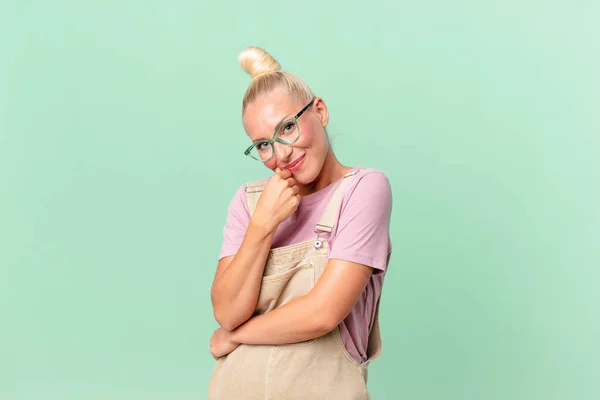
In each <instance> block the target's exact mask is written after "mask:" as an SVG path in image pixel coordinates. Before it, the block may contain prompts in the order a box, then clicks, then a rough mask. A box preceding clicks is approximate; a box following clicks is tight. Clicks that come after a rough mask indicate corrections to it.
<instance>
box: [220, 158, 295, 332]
mask: <svg viewBox="0 0 600 400" xmlns="http://www.w3.org/2000/svg"><path fill="white" fill-rule="evenodd" d="M298 191H299V189H298V186H297V185H296V181H295V180H294V178H292V173H291V172H290V171H288V170H283V171H281V170H280V169H279V168H277V170H276V173H275V175H273V176H272V177H271V179H269V182H268V183H267V184H266V185H265V188H264V189H263V192H262V194H261V196H260V198H259V200H258V204H257V205H256V209H255V211H254V214H253V215H252V218H251V219H250V220H249V222H248V226H247V228H246V230H245V233H244V238H243V240H242V243H241V244H240V247H239V249H238V250H237V253H236V254H235V256H232V257H225V258H223V259H221V261H219V264H218V266H217V271H216V273H215V278H214V281H213V285H212V288H211V301H212V305H213V314H214V316H215V319H216V320H217V322H218V323H219V325H221V326H222V327H223V328H225V329H227V330H233V329H235V328H236V327H238V326H239V325H240V324H242V323H243V322H245V321H247V320H248V318H250V317H251V316H252V314H253V313H254V309H255V307H256V303H257V301H258V295H259V292H260V284H261V282H262V276H263V271H264V268H265V263H266V260H267V256H268V254H269V250H270V248H271V244H272V242H273V236H274V234H275V231H276V230H277V227H278V226H279V224H280V223H281V222H282V221H284V220H285V219H287V218H288V217H289V216H290V215H292V214H293V213H294V211H295V210H296V209H297V208H298V205H299V203H300V197H299V195H298Z"/></svg>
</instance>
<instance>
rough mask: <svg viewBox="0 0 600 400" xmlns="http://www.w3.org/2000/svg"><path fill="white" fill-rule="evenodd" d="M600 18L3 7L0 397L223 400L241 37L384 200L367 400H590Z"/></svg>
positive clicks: (596, 388)
mask: <svg viewBox="0 0 600 400" xmlns="http://www.w3.org/2000/svg"><path fill="white" fill-rule="evenodd" d="M500 3H501V4H500ZM594 3H595V2H593V1H591V0H590V1H587V2H583V1H569V2H568V1H560V2H557V1H529V2H523V1H516V0H510V1H503V2H494V3H492V2H477V1H456V2H433V1H411V2H392V1H370V2H368V4H367V5H365V4H363V3H356V4H354V3H338V4H335V3H334V2H320V1H314V0H309V1H302V2H295V3H290V2H285V3H283V2H279V1H274V0H271V1H264V2H262V3H261V4H253V3H252V2H237V1H236V2H227V3H222V4H218V2H215V1H213V2H207V1H205V0H201V1H173V2H168V1H140V0H138V1H123V0H121V1H102V2H100V1H96V2H91V1H88V2H85V1H64V0H63V1H59V0H56V1H52V2H50V1H46V2H43V1H2V2H1V5H0V45H1V53H0V246H1V247H0V307H1V308H0V399H2V400H12V399H19V400H21V399H22V400H30V399H36V400H37V399H40V400H52V399H61V400H63V399H64V400H70V399H77V400H80V399H85V400H94V399H111V400H112V399H128V400H129V399H169V400H174V399H200V398H205V397H206V394H205V393H206V389H207V385H208V380H209V376H210V374H211V370H212V367H213V365H214V360H213V359H212V358H211V357H210V354H209V351H208V341H209V338H210V335H211V333H212V330H213V329H214V328H215V327H216V323H215V322H214V320H213V318H212V313H211V307H210V299H209V288H210V284H211V280H212V277H213V273H214V270H215V267H216V261H217V255H218V251H219V248H220V243H221V230H222V227H223V223H224V221H225V215H226V209H227V205H228V203H229V201H230V199H231V196H232V195H233V193H234V192H235V190H236V189H237V188H238V187H239V185H240V184H241V183H243V182H245V181H249V180H254V179H259V178H262V177H265V176H267V172H268V171H267V170H266V169H265V168H264V167H263V166H261V165H259V164H258V163H256V162H253V161H251V160H249V159H246V158H244V156H243V155H242V151H243V149H244V148H245V147H246V146H247V144H248V139H247V137H246V136H245V134H244V132H243V128H242V125H241V121H240V107H241V99H242V95H243V93H244V91H245V89H246V87H247V85H248V84H249V82H250V80H249V77H248V75H246V74H245V73H244V72H243V71H242V70H241V68H240V67H239V65H238V63H237V56H238V54H239V52H240V51H241V50H243V49H244V48H245V47H246V46H249V45H257V46H261V47H264V48H266V49H267V50H268V51H269V52H271V54H273V56H274V57H275V58H277V59H278V60H279V61H280V62H281V64H282V66H283V68H284V69H286V70H289V71H291V72H294V73H296V74H298V75H299V76H301V77H302V78H303V79H304V80H306V81H307V82H308V83H309V84H310V85H311V87H312V88H313V89H314V91H315V92H316V93H317V94H318V95H319V96H322V97H323V98H324V99H325V100H326V102H327V103H328V105H329V108H330V115H331V124H330V126H329V133H330V135H331V136H332V137H333V143H334V149H335V150H336V154H337V155H338V156H339V158H340V160H341V161H342V163H344V164H345V165H351V166H354V165H362V166H365V167H372V168H379V169H381V170H383V171H384V172H385V173H386V174H387V175H388V177H389V179H390V182H391V184H392V189H393V195H394V209H393V217H392V231H391V236H392V241H393V246H394V253H393V256H392V261H391V264H390V267H389V273H388V275H387V280H386V283H385V286H384V294H383V303H382V308H381V320H382V322H381V323H382V329H383V340H384V352H383V355H382V356H381V358H380V359H379V360H377V361H376V362H374V363H373V364H372V366H371V369H370V380H369V388H370V391H371V393H372V396H373V398H375V399H460V400H465V399H486V400H487V399H490V400H495V399H528V400H529V399H540V400H541V399H543V400H552V399H565V400H567V399H568V400H584V399H597V398H599V397H600V321H599V319H600V318H599V314H600V312H599V310H598V308H599V305H600V295H599V289H598V286H599V285H598V283H599V280H600V273H599V272H598V270H599V267H600V211H599V204H600V182H599V179H598V172H599V171H600V161H599V160H600V139H599V135H600V118H599V113H600V111H599V110H600V95H599V93H600V79H599V74H598V71H600V44H599V43H600V40H599V38H600V28H599V25H598V20H597V17H598V15H599V12H600V7H599V6H598V5H596V4H597V3H595V4H594Z"/></svg>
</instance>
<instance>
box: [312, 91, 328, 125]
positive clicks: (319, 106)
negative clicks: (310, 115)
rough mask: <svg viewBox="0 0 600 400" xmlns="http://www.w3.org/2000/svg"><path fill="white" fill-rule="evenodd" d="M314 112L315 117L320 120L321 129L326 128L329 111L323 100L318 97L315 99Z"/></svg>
mask: <svg viewBox="0 0 600 400" xmlns="http://www.w3.org/2000/svg"><path fill="white" fill-rule="evenodd" d="M315 110H316V111H317V115H318V116H319V119H320V120H321V125H323V128H325V127H326V126H327V124H328V123H329V110H328V109H327V104H325V100H323V99H322V98H320V97H317V98H316V99H315Z"/></svg>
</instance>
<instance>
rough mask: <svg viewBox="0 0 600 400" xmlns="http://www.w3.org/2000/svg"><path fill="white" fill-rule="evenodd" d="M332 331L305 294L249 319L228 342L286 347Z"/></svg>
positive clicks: (314, 302)
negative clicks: (285, 345)
mask: <svg viewBox="0 0 600 400" xmlns="http://www.w3.org/2000/svg"><path fill="white" fill-rule="evenodd" d="M334 328H335V326H331V323H330V320H328V319H327V318H326V317H325V316H324V315H323V313H320V312H318V306H317V304H316V301H315V300H314V299H312V298H311V297H310V296H308V295H307V296H303V297H299V298H297V299H295V300H293V301H291V302H289V303H287V304H285V305H283V306H281V307H278V308H275V309H274V310H272V311H269V312H267V313H265V314H262V315H257V316H255V317H253V318H251V319H250V320H248V321H246V322H245V323H244V324H242V325H241V326H239V327H238V328H236V329H235V330H233V332H231V339H232V340H233V341H234V342H236V343H242V344H273V345H276V344H289V343H297V342H301V341H305V340H310V339H314V338H316V337H319V336H322V335H324V334H326V333H327V332H329V331H331V330H332V329H334Z"/></svg>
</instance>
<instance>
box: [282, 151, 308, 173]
mask: <svg viewBox="0 0 600 400" xmlns="http://www.w3.org/2000/svg"><path fill="white" fill-rule="evenodd" d="M305 158H306V154H305V155H303V156H302V157H300V158H299V159H297V160H296V161H294V162H293V163H291V164H289V165H288V166H286V167H285V169H288V170H290V171H291V172H294V171H298V170H299V169H300V168H301V167H302V164H304V159H305Z"/></svg>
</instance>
